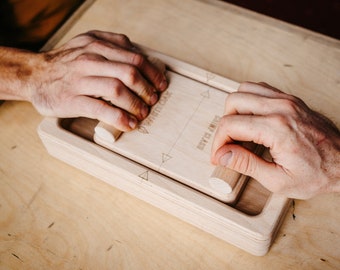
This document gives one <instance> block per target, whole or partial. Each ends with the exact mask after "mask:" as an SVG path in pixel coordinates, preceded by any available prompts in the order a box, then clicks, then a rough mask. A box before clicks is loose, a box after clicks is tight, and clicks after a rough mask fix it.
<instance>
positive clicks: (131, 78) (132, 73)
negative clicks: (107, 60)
mask: <svg viewBox="0 0 340 270" xmlns="http://www.w3.org/2000/svg"><path fill="white" fill-rule="evenodd" d="M125 76H126V80H127V81H128V82H129V84H131V85H134V84H136V83H137V82H138V79H139V72H138V70H137V68H136V67H134V66H130V65H127V66H126V67H125Z"/></svg>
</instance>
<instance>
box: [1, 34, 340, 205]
mask: <svg viewBox="0 0 340 270" xmlns="http://www.w3.org/2000/svg"><path fill="white" fill-rule="evenodd" d="M0 56H1V55H0ZM27 61H28V62H27V64H28V67H26V68H20V69H19V71H20V72H19V71H17V72H16V73H17V74H18V75H20V74H21V75H22V78H23V79H22V80H21V81H22V82H23V83H21V84H19V86H20V87H22V86H23V87H22V88H24V89H28V90H27V91H26V94H22V99H27V100H29V101H30V102H32V104H33V105H34V106H35V107H36V109H37V110H38V111H39V112H40V113H41V114H43V115H48V116H58V117H79V116H85V117H89V118H95V119H98V120H101V121H103V122H105V123H107V124H110V125H113V126H115V127H116V128H118V129H120V130H122V131H129V130H132V129H134V128H135V127H136V126H137V124H138V122H139V121H141V120H143V119H144V118H145V117H146V116H147V115H148V113H149V108H150V106H152V105H154V104H155V103H156V102H157V101H158V96H159V92H162V91H164V90H165V89H166V88H167V85H168V83H167V81H166V77H165V75H164V74H163V72H162V71H161V70H159V69H158V68H157V67H156V66H154V65H153V64H152V63H150V62H149V61H148V60H147V58H145V57H144V56H143V55H142V54H141V53H140V52H139V51H138V49H136V48H135V47H134V46H133V44H132V43H131V42H130V41H129V39H128V38H127V37H126V36H124V35H120V34H113V33H108V32H100V31H91V32H88V33H86V34H82V35H79V36H77V37H75V38H74V39H72V40H70V41H69V42H67V43H66V44H65V45H63V46H62V47H60V48H58V49H54V50H51V51H48V52H43V53H39V54H38V55H34V57H31V58H30V57H27ZM12 66H13V65H12ZM29 67H33V70H32V68H31V69H30V68H29ZM14 88H15V87H14ZM12 92H13V93H14V94H13V93H11V94H12V95H10V94H8V95H7V97H12V98H13V97H15V92H16V91H15V90H13V91H12ZM16 94H17V96H18V93H16ZM16 99H18V98H16ZM238 141H253V142H255V143H258V144H262V145H264V146H266V147H268V148H269V151H270V154H271V156H272V157H273V160H272V162H269V161H265V160H264V159H262V158H261V157H258V156H256V155H254V154H253V153H251V152H249V151H247V150H246V149H244V148H242V147H241V146H240V145H239V144H238V143H237V142H238ZM211 161H212V163H213V164H216V165H217V164H220V165H224V166H227V167H229V168H231V169H234V170H236V171H238V172H240V173H242V174H246V175H249V176H252V177H253V178H255V179H257V180H258V181H259V182H260V183H261V184H263V185H264V186H265V187H267V188H268V189H269V190H271V191H273V192H277V193H281V194H284V195H286V196H288V197H291V198H299V199H307V198H310V197H312V196H315V195H317V194H320V193H325V192H334V191H340V179H339V178H340V176H339V174H340V173H339V170H340V169H339V167H340V165H339V164H340V133H339V130H338V129H337V128H336V126H335V125H334V124H333V123H331V122H330V121H329V120H328V119H326V118H325V117H323V116H322V115H320V114H318V113H316V112H314V111H312V110H311V109H309V108H308V107H307V106H306V105H305V104H304V103H303V102H302V101H301V100H299V99H298V98H296V97H294V96H291V95H288V94H285V93H283V92H281V91H279V90H278V89H275V88H273V87H271V86H269V85H266V84H263V83H262V84H255V83H243V84H241V86H240V88H239V90H238V92H235V93H232V94H230V95H229V96H228V98H227V100H226V106H225V112H224V116H223V117H222V119H221V122H220V125H219V127H218V129H217V131H216V135H215V138H214V142H213V148H212V154H211Z"/></svg>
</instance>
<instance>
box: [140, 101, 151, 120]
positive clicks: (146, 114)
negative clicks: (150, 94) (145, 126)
mask: <svg viewBox="0 0 340 270" xmlns="http://www.w3.org/2000/svg"><path fill="white" fill-rule="evenodd" d="M148 114H149V107H148V105H146V104H144V105H143V108H142V111H141V115H142V118H143V119H144V118H145V117H147V116H148Z"/></svg>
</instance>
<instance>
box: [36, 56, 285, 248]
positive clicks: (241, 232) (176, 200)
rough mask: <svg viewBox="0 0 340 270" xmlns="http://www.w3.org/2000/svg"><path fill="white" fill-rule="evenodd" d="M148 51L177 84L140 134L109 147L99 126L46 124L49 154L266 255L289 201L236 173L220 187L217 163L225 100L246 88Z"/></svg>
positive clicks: (80, 121)
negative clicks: (214, 151) (214, 146)
mask: <svg viewBox="0 0 340 270" xmlns="http://www.w3.org/2000/svg"><path fill="white" fill-rule="evenodd" d="M144 50H145V53H146V54H147V55H149V56H152V57H156V58H158V59H160V60H161V61H163V62H164V63H165V64H166V66H167V77H168V79H169V82H170V84H169V88H168V89H167V90H166V91H165V92H164V93H163V94H162V95H161V98H160V100H159V102H158V103H157V104H156V105H155V106H154V107H153V108H152V110H151V112H150V114H149V116H148V117H147V118H146V119H145V120H144V121H143V122H142V123H141V124H140V126H139V128H138V129H136V130H135V131H132V132H128V133H123V134H122V135H121V136H120V137H119V139H118V140H117V141H115V142H113V143H106V142H105V141H104V142H103V141H100V140H99V141H97V140H96V139H95V132H94V128H95V126H96V125H97V124H98V121H96V120H91V119H85V118H79V119H53V118H46V119H44V121H43V122H42V123H41V125H40V126H39V135H40V137H41V139H42V141H43V142H44V144H45V146H46V148H47V149H48V151H49V152H50V153H51V154H52V155H54V156H56V157H57V158H60V159H62V160H64V161H66V162H67V163H70V164H71V165H73V166H76V167H78V168H80V169H82V170H84V171H86V172H88V173H90V174H92V175H94V176H96V177H98V178H100V179H102V180H104V181H106V182H108V183H109V184H111V185H113V186H116V187H118V188H121V189H123V190H125V191H127V192H129V193H131V194H133V195H135V196H137V197H139V198H141V199H143V200H145V201H147V202H149V203H151V204H153V205H155V206H157V207H159V208H161V209H163V210H165V211H167V212H169V213H171V214H174V215H175V216H177V217H179V218H181V219H183V220H185V221H187V222H189V223H191V224H193V225H195V226H197V227H200V228H202V229H204V230H205V231H207V232H209V233H212V234H214V235H215V236H217V237H219V238H221V239H223V240H225V241H228V242H230V243H232V244H234V245H236V246H238V247H240V248H242V249H244V250H246V251H248V252H250V253H252V254H255V255H264V254H265V253H266V252H267V251H268V249H269V247H270V245H271V243H272V241H273V239H274V236H275V234H276V232H277V230H278V228H279V225H280V223H281V221H282V219H283V217H284V215H285V212H286V210H287V205H288V200H287V199H286V198H284V197H282V196H278V195H274V194H271V193H270V192H268V191H267V190H266V189H264V188H263V187H262V186H260V185H259V184H258V183H257V182H256V181H255V180H253V179H251V180H250V181H249V183H248V182H247V177H246V176H244V175H240V174H237V173H235V172H232V171H230V170H229V171H227V172H226V173H224V176H226V177H227V178H228V177H234V178H235V177H236V178H237V181H236V182H237V184H236V185H235V186H234V188H233V190H230V189H228V184H227V183H228V181H227V180H228V179H226V181H225V182H224V181H223V177H222V178H221V179H218V181H217V182H216V181H215V180H214V178H213V176H214V174H216V171H217V170H221V168H215V166H213V165H211V164H210V150H211V143H212V140H213V136H214V132H215V130H216V127H217V124H218V121H219V119H220V117H221V115H222V114H223V110H224V102H225V98H226V96H227V95H228V92H232V91H235V90H236V89H237V87H238V83H236V82H233V81H231V80H228V79H226V78H223V77H221V76H218V75H216V74H212V73H210V72H207V71H205V70H202V69H199V68H197V67H194V66H191V65H189V64H187V63H183V62H181V61H178V60H176V59H173V58H171V57H168V56H165V55H162V54H160V53H158V52H155V51H151V50H147V49H144ZM95 141H97V142H99V144H101V146H100V145H98V144H97V143H95ZM103 146H104V147H103ZM222 170H224V169H223V168H222ZM212 179H213V180H212ZM249 204H251V205H249Z"/></svg>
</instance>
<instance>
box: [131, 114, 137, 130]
mask: <svg viewBox="0 0 340 270" xmlns="http://www.w3.org/2000/svg"><path fill="white" fill-rule="evenodd" d="M129 126H130V128H132V129H135V127H136V126H137V120H136V119H135V118H132V117H131V118H130V119H129Z"/></svg>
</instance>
